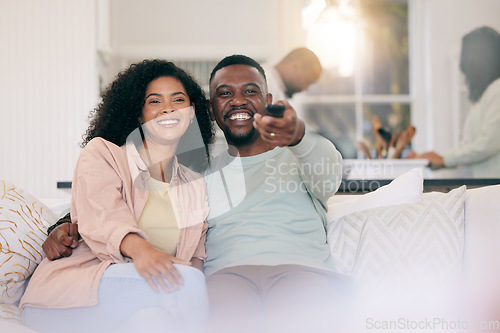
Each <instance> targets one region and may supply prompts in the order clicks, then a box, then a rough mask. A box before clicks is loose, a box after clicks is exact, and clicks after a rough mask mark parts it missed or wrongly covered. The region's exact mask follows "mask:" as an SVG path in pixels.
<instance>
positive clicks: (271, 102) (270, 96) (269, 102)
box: [266, 93, 273, 105]
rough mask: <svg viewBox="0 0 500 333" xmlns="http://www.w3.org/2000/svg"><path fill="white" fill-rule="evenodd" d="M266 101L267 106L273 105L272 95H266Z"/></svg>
mask: <svg viewBox="0 0 500 333" xmlns="http://www.w3.org/2000/svg"><path fill="white" fill-rule="evenodd" d="M266 99H267V105H269V104H273V94H271V93H267V96H266Z"/></svg>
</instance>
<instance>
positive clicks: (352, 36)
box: [294, 0, 412, 158]
mask: <svg viewBox="0 0 500 333" xmlns="http://www.w3.org/2000/svg"><path fill="white" fill-rule="evenodd" d="M409 1H411V0H337V1H307V4H308V7H306V8H305V10H304V12H303V23H304V28H305V29H306V32H307V46H308V47H309V48H311V49H312V50H313V51H314V52H315V53H316V54H318V57H320V60H321V62H322V64H323V67H324V72H323V74H322V76H321V78H320V80H319V81H318V82H317V83H316V84H314V85H312V86H311V87H310V89H309V91H308V92H307V93H304V94H301V95H298V96H297V98H296V101H295V100H294V103H296V105H297V108H298V109H299V112H300V113H301V115H302V116H303V117H304V118H305V119H306V121H307V122H308V123H309V124H310V125H312V126H313V127H315V129H316V130H317V131H318V132H319V133H320V134H322V135H323V136H325V137H326V138H328V139H330V140H331V141H332V142H333V143H335V145H336V146H337V148H338V149H339V151H340V152H341V153H342V155H343V157H344V158H357V157H361V156H362V154H361V153H359V152H357V150H356V148H355V142H356V141H363V142H364V143H365V144H366V145H367V146H368V147H369V149H370V150H371V151H372V155H373V154H374V152H375V138H374V135H373V131H372V125H371V120H372V117H374V116H377V117H379V119H380V120H381V122H382V125H383V127H384V129H386V130H388V131H390V132H391V133H393V134H397V133H398V132H399V131H401V130H402V129H404V128H406V127H407V126H409V125H410V124H411V109H412V98H411V95H410V92H411V87H410V82H411V80H410V56H409V29H408V26H409V3H408V2H409ZM311 8H313V9H314V8H315V9H314V10H316V13H315V15H314V13H313V14H311V12H312V11H313V10H312V9H311ZM332 45H333V46H332Z"/></svg>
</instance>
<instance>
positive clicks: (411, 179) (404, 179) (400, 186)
mask: <svg viewBox="0 0 500 333" xmlns="http://www.w3.org/2000/svg"><path fill="white" fill-rule="evenodd" d="M423 184H424V180H423V176H422V169H419V168H415V169H412V170H410V171H408V172H406V173H404V174H402V175H401V176H399V177H397V178H395V179H394V180H393V181H391V182H390V183H389V184H387V185H385V186H382V187H380V188H378V189H377V190H375V191H373V192H370V193H367V194H362V195H334V196H333V197H331V198H330V200H328V213H327V220H328V221H334V220H336V219H339V218H341V217H343V216H345V215H348V214H352V213H354V212H358V211H362V210H366V209H370V208H375V207H381V206H390V205H397V204H404V203H410V202H416V201H418V200H420V199H421V198H422V192H423V186H424V185H423Z"/></svg>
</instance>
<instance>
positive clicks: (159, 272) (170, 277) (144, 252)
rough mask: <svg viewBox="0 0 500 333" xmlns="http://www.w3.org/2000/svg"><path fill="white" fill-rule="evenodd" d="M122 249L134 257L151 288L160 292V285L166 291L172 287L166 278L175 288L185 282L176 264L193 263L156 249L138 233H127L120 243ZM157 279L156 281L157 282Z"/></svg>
mask: <svg viewBox="0 0 500 333" xmlns="http://www.w3.org/2000/svg"><path fill="white" fill-rule="evenodd" d="M120 250H121V252H122V254H123V255H124V256H127V257H130V258H132V260H133V261H134V265H135V268H136V269H137V272H138V273H139V274H140V275H141V276H142V277H143V278H144V280H146V282H147V283H148V284H149V286H150V287H151V289H153V290H154V291H155V292H159V290H158V286H157V285H156V283H158V284H159V285H160V287H161V288H162V289H163V290H164V291H165V292H167V293H168V292H170V291H171V288H170V287H169V286H168V285H167V283H166V282H165V280H164V279H166V280H167V281H168V282H169V284H170V285H171V286H172V288H174V289H175V290H177V289H179V287H180V286H182V285H183V284H184V280H183V279H182V276H181V275H180V273H179V271H177V269H176V268H175V266H174V263H175V264H181V265H188V266H190V265H191V262H189V261H184V260H181V259H179V258H176V257H174V256H173V255H170V254H168V253H165V252H162V251H159V250H157V249H155V248H154V247H153V246H151V244H149V243H148V242H147V241H146V240H145V239H143V238H141V237H139V236H138V235H136V234H128V235H126V236H125V237H124V238H123V240H122V243H121V245H120ZM155 281H156V283H155Z"/></svg>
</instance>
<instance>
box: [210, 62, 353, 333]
mask: <svg viewBox="0 0 500 333" xmlns="http://www.w3.org/2000/svg"><path fill="white" fill-rule="evenodd" d="M271 103H272V95H271V94H269V93H268V92H267V85H266V76H265V72H264V70H263V69H262V67H261V66H260V65H259V64H258V63H257V62H256V61H254V60H253V59H251V58H248V57H246V56H242V55H233V56H229V57H226V58H224V59H223V60H222V61H221V62H220V63H219V64H218V65H217V66H216V67H215V68H214V70H213V71H212V75H211V78H210V108H211V112H212V117H213V118H214V119H215V120H216V122H217V124H218V125H219V127H220V128H221V129H222V131H223V132H224V134H225V137H226V140H227V143H228V145H229V149H228V151H227V152H225V153H223V154H221V155H220V156H218V157H217V158H215V159H214V160H213V162H212V165H211V168H210V171H209V172H208V173H207V175H206V180H207V185H208V195H209V204H210V213H209V216H208V219H207V222H208V224H209V229H208V232H207V243H206V247H207V255H208V261H207V262H206V264H205V275H206V276H207V286H208V292H209V298H210V301H211V308H212V319H213V322H214V323H216V326H217V329H218V330H220V329H221V326H222V328H224V327H226V328H227V329H228V330H231V328H238V329H239V330H240V331H241V328H242V327H247V328H248V331H252V332H255V331H261V330H262V329H263V326H261V324H262V325H264V326H265V328H269V329H271V330H272V331H282V330H283V329H285V327H286V329H287V330H289V329H292V328H293V329H299V327H300V330H301V331H303V329H306V328H307V329H311V328H312V327H310V326H311V325H316V326H321V324H322V320H324V318H328V317H324V315H325V313H326V312H324V311H328V312H330V311H335V309H337V307H338V306H339V304H340V303H339V299H340V298H341V297H340V295H341V294H342V289H343V288H344V287H345V285H344V284H343V282H344V280H343V279H342V278H341V277H339V276H338V275H336V274H335V273H333V263H332V261H331V258H330V251H329V247H328V245H327V243H326V232H325V223H326V221H325V207H326V204H327V200H328V198H330V197H331V196H332V195H333V194H334V193H335V192H336V190H337V188H338V186H339V184H340V180H341V157H340V154H339V152H338V151H337V150H336V149H335V147H334V146H333V144H332V143H330V142H329V141H327V140H326V139H324V138H322V137H320V136H319V135H317V134H315V133H313V132H308V131H306V129H305V126H304V123H303V121H302V120H300V119H298V118H297V116H296V113H295V110H294V109H293V108H292V107H291V106H290V105H289V104H288V103H287V102H285V101H278V102H277V104H280V105H283V106H285V108H286V109H285V112H284V115H283V117H282V118H275V117H271V116H267V115H265V108H266V106H267V105H268V104H271ZM316 170H329V172H316ZM334 308H335V309H334ZM321 318H323V319H321ZM329 321H330V320H329ZM263 323H265V324H263ZM304 325H306V326H307V327H304Z"/></svg>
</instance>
